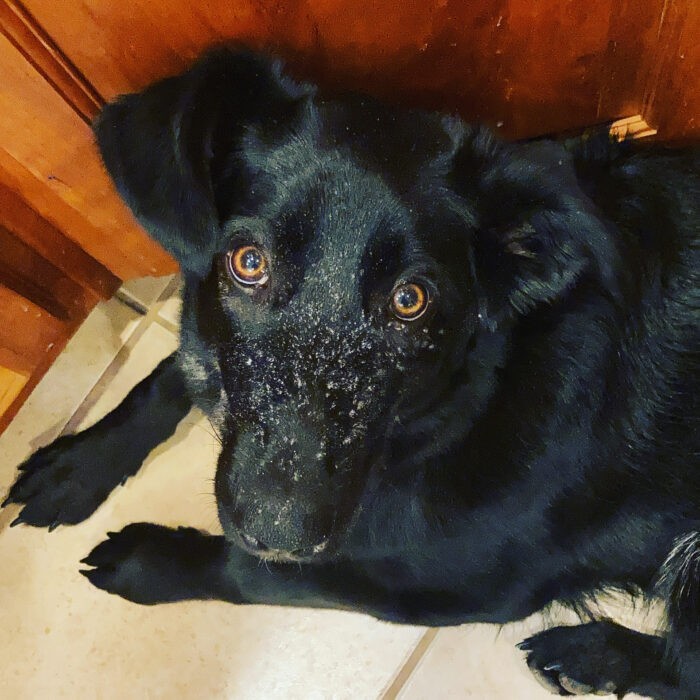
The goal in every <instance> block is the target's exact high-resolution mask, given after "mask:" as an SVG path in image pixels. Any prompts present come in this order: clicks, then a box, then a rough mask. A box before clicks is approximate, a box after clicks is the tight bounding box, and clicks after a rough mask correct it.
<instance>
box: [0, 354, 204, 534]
mask: <svg viewBox="0 0 700 700" xmlns="http://www.w3.org/2000/svg"><path fill="white" fill-rule="evenodd" d="M191 405H192V402H191V400H190V398H189V396H188V395H187V389H186V387H185V382H184V379H183V377H182V375H181V373H180V370H179V368H178V366H177V363H176V359H175V355H174V354H173V355H170V357H167V358H166V359H165V360H163V361H162V362H161V363H160V364H159V365H158V367H156V369H155V370H154V371H153V372H152V373H151V374H150V375H149V376H148V377H146V378H145V379H144V380H143V381H142V382H141V383H139V384H137V385H136V386H135V387H134V388H133V389H132V390H131V392H130V393H129V395H128V396H127V397H126V398H125V399H124V401H123V402H122V403H121V404H120V405H119V406H118V407H117V408H115V409H114V410H113V411H112V412H111V413H108V414H107V415H106V416H105V417H104V418H102V420H100V421H99V422H97V423H96V424H95V425H93V426H92V427H90V428H88V429H87V430H84V431H82V432H80V433H77V434H75V435H65V436H63V437H60V438H58V440H56V441H55V442H53V443H51V444H50V445H48V446H46V447H43V448H41V449H40V450H38V451H37V452H35V453H34V454H33V455H32V456H31V457H30V458H29V459H28V460H27V461H26V462H24V464H22V465H20V467H19V476H18V478H17V481H16V482H15V483H14V485H13V486H12V488H11V489H10V493H9V495H8V497H7V499H6V500H5V502H4V503H3V506H4V505H8V504H9V503H20V504H23V505H24V507H23V509H22V510H21V512H20V514H19V516H18V517H17V518H16V520H15V521H14V523H13V524H19V523H26V524H28V525H34V526H36V527H49V529H53V528H54V527H56V526H57V525H61V524H74V523H79V522H81V521H82V520H85V518H87V517H88V516H89V515H91V514H92V513H93V512H94V511H95V509H96V508H97V507H98V506H99V505H100V504H101V503H102V502H103V501H104V500H105V499H106V498H107V496H109V494H110V493H111V492H112V490H113V489H114V488H115V487H116V486H118V485H119V484H120V483H123V482H124V481H125V480H126V479H127V478H128V477H130V476H132V475H133V474H135V473H136V472H137V471H138V469H139V467H140V466H141V463H142V462H143V460H144V459H146V457H147V456H148V453H149V452H150V451H151V450H152V449H153V448H154V447H156V446H157V445H158V444H160V443H161V442H163V440H165V439H167V438H168V437H170V435H172V434H173V433H174V432H175V428H176V427H177V424H178V423H179V422H180V420H181V419H182V418H183V417H184V416H185V415H187V413H188V411H189V410H190V407H191Z"/></svg>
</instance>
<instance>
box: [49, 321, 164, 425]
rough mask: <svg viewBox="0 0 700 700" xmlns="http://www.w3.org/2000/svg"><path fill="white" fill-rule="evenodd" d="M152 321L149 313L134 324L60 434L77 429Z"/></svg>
mask: <svg viewBox="0 0 700 700" xmlns="http://www.w3.org/2000/svg"><path fill="white" fill-rule="evenodd" d="M152 323H153V319H152V318H149V315H146V316H144V317H143V319H142V320H141V322H140V323H139V324H138V326H136V328H135V329H134V330H133V332H132V333H131V335H130V336H129V337H128V338H127V339H126V341H125V342H124V344H123V345H122V346H121V347H120V348H119V350H117V352H116V354H115V355H114V357H113V358H112V361H111V362H110V363H109V364H108V365H107V368H106V369H105V371H104V372H102V374H101V375H100V376H99V377H98V379H97V381H96V382H95V383H94V384H93V385H92V389H90V391H89V392H88V394H87V396H86V397H85V398H84V399H83V401H82V403H81V404H80V406H78V408H77V409H76V410H75V411H74V413H73V415H72V416H71V417H70V420H69V421H68V422H67V423H66V425H65V426H64V428H63V430H62V431H61V435H65V434H68V433H75V432H76V431H77V430H78V426H79V425H80V423H81V422H82V421H83V419H84V418H85V416H86V415H87V414H88V412H89V411H90V409H91V408H92V407H93V406H94V405H95V404H96V403H97V400H98V399H99V398H100V396H102V394H103V393H104V391H105V389H106V388H107V385H108V384H109V383H110V382H111V381H112V380H113V379H114V377H115V376H116V374H117V372H118V371H119V370H120V369H121V367H122V365H123V364H124V362H125V361H126V359H127V358H128V357H129V355H130V354H131V351H132V350H133V349H134V347H135V346H136V344H137V343H138V342H139V340H141V338H142V337H143V336H144V334H145V333H146V331H147V330H148V328H149V326H150V325H151V324H152Z"/></svg>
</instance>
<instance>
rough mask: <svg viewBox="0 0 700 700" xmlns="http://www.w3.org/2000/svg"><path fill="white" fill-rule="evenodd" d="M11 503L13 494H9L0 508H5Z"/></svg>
mask: <svg viewBox="0 0 700 700" xmlns="http://www.w3.org/2000/svg"><path fill="white" fill-rule="evenodd" d="M10 503H12V496H8V497H7V498H6V499H5V500H4V501H3V502H2V503H0V508H4V507H5V506H7V505H9V504H10Z"/></svg>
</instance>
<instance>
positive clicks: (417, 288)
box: [391, 282, 429, 321]
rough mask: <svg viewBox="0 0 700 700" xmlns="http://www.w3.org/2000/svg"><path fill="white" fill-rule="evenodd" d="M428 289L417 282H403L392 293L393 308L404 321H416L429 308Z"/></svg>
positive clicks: (396, 314)
mask: <svg viewBox="0 0 700 700" xmlns="http://www.w3.org/2000/svg"><path fill="white" fill-rule="evenodd" d="M428 301H429V299H428V290H427V289H426V288H425V287H422V286H421V285H419V284H416V283H415V282H407V283H405V284H401V285H399V286H398V287H396V289H394V291H393V293H392V295H391V310H392V311H393V312H394V315H395V316H396V317H397V318H400V319H401V320H402V321H415V320H416V319H417V318H420V317H421V316H422V315H423V314H424V313H425V310H426V309H427V308H428Z"/></svg>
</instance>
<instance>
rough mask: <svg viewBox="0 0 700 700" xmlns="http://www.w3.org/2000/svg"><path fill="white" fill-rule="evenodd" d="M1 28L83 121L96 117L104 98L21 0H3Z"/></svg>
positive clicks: (0, 9) (0, 0) (0, 8)
mask: <svg viewBox="0 0 700 700" xmlns="http://www.w3.org/2000/svg"><path fill="white" fill-rule="evenodd" d="M0 32H2V34H4V35H5V36H6V37H7V38H8V40H9V41H10V43H12V45H13V46H14V47H15V48H16V49H17V50H18V51H19V52H20V53H21V54H22V55H23V56H24V58H25V59H26V60H27V61H28V62H29V63H30V64H31V65H32V66H33V67H34V68H35V69H36V70H37V71H38V72H39V73H40V74H41V75H42V76H43V77H44V79H45V80H46V81H47V82H48V83H49V84H50V85H51V86H52V87H53V88H54V90H56V92H58V93H59V94H60V95H61V97H62V98H63V99H64V100H65V101H66V102H67V103H68V104H69V105H70V106H71V107H72V108H73V109H74V110H75V112H76V113H77V114H78V115H79V116H80V118H81V119H83V121H85V122H86V123H88V124H89V123H90V122H91V121H92V120H93V119H94V117H95V115H96V114H97V113H98V112H99V110H100V108H101V107H102V105H103V104H104V102H105V101H104V99H103V98H102V96H101V95H100V94H99V93H98V92H97V90H95V88H94V87H93V86H92V85H91V84H90V83H89V82H88V80H87V79H86V78H85V76H84V75H83V74H82V73H81V72H80V71H79V70H78V69H77V68H76V67H75V65H74V64H73V63H72V62H71V61H70V60H69V59H68V58H67V57H66V55H65V54H64V53H63V52H62V51H61V49H60V48H59V47H58V46H57V45H56V43H55V42H54V41H53V39H51V37H50V36H49V35H48V34H47V33H46V32H45V31H44V29H43V28H42V27H41V25H40V24H39V23H38V22H37V21H36V19H35V18H34V17H33V15H32V14H31V13H30V12H29V11H28V10H27V9H26V8H25V7H24V6H23V5H22V4H21V3H20V2H17V0H0Z"/></svg>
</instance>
